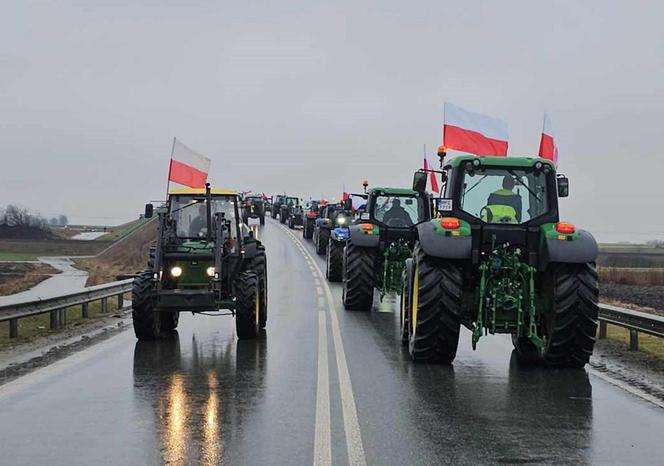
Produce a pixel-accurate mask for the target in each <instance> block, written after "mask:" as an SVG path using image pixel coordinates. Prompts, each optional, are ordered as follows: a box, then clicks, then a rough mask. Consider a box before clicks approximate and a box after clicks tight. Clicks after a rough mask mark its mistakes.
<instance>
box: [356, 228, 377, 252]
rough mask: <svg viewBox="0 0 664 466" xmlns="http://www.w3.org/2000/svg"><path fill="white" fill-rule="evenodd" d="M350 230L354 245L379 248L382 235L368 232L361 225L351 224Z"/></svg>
mask: <svg viewBox="0 0 664 466" xmlns="http://www.w3.org/2000/svg"><path fill="white" fill-rule="evenodd" d="M348 230H349V232H350V238H349V239H348V241H350V242H351V243H352V244H353V245H355V246H359V247H362V248H377V247H378V246H379V245H380V236H379V235H372V234H367V233H366V232H365V231H363V230H362V229H361V228H360V226H359V225H351V226H350V227H349V228H348Z"/></svg>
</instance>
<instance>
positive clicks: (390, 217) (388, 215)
mask: <svg viewBox="0 0 664 466" xmlns="http://www.w3.org/2000/svg"><path fill="white" fill-rule="evenodd" d="M383 223H385V224H386V225H389V226H397V227H398V226H407V227H410V226H413V220H412V219H411V218H410V215H409V214H408V212H406V209H404V208H403V207H401V201H400V200H399V199H394V200H393V201H392V207H390V210H388V211H387V212H385V215H384V216H383Z"/></svg>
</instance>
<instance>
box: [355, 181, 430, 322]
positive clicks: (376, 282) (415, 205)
mask: <svg viewBox="0 0 664 466" xmlns="http://www.w3.org/2000/svg"><path fill="white" fill-rule="evenodd" d="M364 197H366V208H363V209H362V210H361V211H360V214H359V220H358V221H357V222H355V224H353V225H351V226H350V228H349V230H350V238H349V239H348V241H347V245H346V248H345V252H344V256H343V297H342V300H343V304H344V307H345V309H346V310H352V311H369V310H371V307H372V305H373V297H374V289H378V290H379V292H380V297H381V299H382V298H383V297H384V296H385V295H386V294H388V293H397V292H399V291H400V290H401V275H402V271H403V267H404V263H405V261H406V259H407V258H408V257H410V255H411V253H412V250H413V246H414V244H415V241H416V239H417V229H416V226H417V225H418V224H419V223H420V222H423V221H426V220H429V219H430V218H431V215H432V212H431V208H432V202H431V197H430V196H429V195H428V194H427V193H426V192H425V191H424V190H423V189H422V190H421V191H416V190H412V189H405V188H373V189H370V190H369V192H368V193H367V194H366V195H364ZM351 202H352V201H350V200H349V201H347V203H348V204H350V203H351Z"/></svg>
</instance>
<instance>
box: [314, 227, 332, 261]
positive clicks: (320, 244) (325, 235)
mask: <svg viewBox="0 0 664 466" xmlns="http://www.w3.org/2000/svg"><path fill="white" fill-rule="evenodd" d="M329 241H330V233H329V232H328V231H327V230H324V229H322V228H319V229H318V234H317V235H316V242H315V244H314V246H316V254H318V255H319V256H322V255H323V254H325V251H327V243H328V242H329Z"/></svg>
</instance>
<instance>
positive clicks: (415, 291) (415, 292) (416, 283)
mask: <svg viewBox="0 0 664 466" xmlns="http://www.w3.org/2000/svg"><path fill="white" fill-rule="evenodd" d="M419 272H420V270H419V266H415V276H414V277H413V286H412V290H411V294H412V296H413V300H412V304H411V309H410V319H411V320H412V324H411V328H412V330H411V333H412V334H413V335H415V328H416V327H417V307H418V304H419V297H420V296H419V295H420V273H419Z"/></svg>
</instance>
